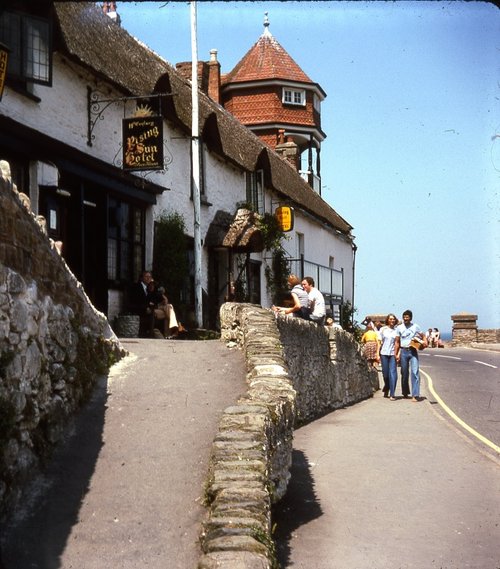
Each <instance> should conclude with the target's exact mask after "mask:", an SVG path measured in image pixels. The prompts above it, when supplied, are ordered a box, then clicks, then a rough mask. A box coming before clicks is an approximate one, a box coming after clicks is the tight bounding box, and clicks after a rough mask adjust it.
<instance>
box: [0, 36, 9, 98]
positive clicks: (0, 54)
mask: <svg viewBox="0 0 500 569" xmlns="http://www.w3.org/2000/svg"><path fill="white" fill-rule="evenodd" d="M9 52H10V49H9V48H8V47H7V46H6V45H4V44H3V43H1V42H0V101H1V100H2V95H3V87H4V85H5V77H6V76H7V64H8V63H9Z"/></svg>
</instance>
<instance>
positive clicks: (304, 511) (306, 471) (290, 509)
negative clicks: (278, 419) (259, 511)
mask: <svg viewBox="0 0 500 569" xmlns="http://www.w3.org/2000/svg"><path fill="white" fill-rule="evenodd" d="M290 472H291V478H290V482H289V484H288V489H287V493H286V495H285V496H284V498H283V499H282V500H281V501H280V502H278V504H276V505H275V506H274V508H273V512H272V525H273V527H274V528H275V530H274V534H273V537H274V541H275V543H276V553H277V557H278V561H279V563H280V565H281V567H282V568H283V569H284V568H285V567H287V566H288V562H289V558H290V541H291V539H292V537H293V532H294V531H295V530H296V529H297V528H299V527H300V526H302V525H303V524H306V523H308V522H310V521H312V520H314V519H316V518H319V517H320V516H321V515H323V511H322V510H321V506H320V504H319V502H318V500H317V497H316V494H315V492H314V479H313V477H312V475H311V470H310V467H309V462H308V460H307V457H306V455H305V454H304V453H303V452H302V451H299V450H294V451H293V454H292V468H291V470H290Z"/></svg>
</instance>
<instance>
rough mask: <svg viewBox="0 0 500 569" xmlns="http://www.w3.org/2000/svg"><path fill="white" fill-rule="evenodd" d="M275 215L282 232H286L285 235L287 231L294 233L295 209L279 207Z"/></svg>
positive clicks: (284, 206) (285, 206)
mask: <svg viewBox="0 0 500 569" xmlns="http://www.w3.org/2000/svg"><path fill="white" fill-rule="evenodd" d="M274 215H275V216H276V220H277V221H278V225H279V226H280V229H281V231H284V232H285V233H286V232H287V231H292V229H293V222H294V213H293V207H290V206H287V205H282V206H280V207H277V208H276V210H275V212H274Z"/></svg>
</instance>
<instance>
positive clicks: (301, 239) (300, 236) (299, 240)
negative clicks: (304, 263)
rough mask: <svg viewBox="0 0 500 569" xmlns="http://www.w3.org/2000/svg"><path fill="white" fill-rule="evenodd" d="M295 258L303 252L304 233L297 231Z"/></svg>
mask: <svg viewBox="0 0 500 569" xmlns="http://www.w3.org/2000/svg"><path fill="white" fill-rule="evenodd" d="M296 235H297V258H298V259H300V258H301V257H302V255H303V254H304V250H305V245H304V234H303V233H299V232H298V231H297V234H296Z"/></svg>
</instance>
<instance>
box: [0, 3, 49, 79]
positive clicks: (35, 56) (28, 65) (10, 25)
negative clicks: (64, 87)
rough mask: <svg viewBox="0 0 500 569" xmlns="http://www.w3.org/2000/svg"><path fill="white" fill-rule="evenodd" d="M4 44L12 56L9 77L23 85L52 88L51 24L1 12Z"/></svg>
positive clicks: (1, 37) (39, 19) (0, 25)
mask: <svg viewBox="0 0 500 569" xmlns="http://www.w3.org/2000/svg"><path fill="white" fill-rule="evenodd" d="M0 42H2V43H3V44H4V45H6V46H7V47H8V48H9V50H10V52H9V62H8V64H7V76H8V77H9V76H10V77H12V78H13V79H17V80H21V81H29V82H32V83H41V84H43V85H51V84H52V45H51V31H50V22H49V21H48V20H46V19H44V18H39V17H36V16H31V15H28V14H22V13H20V12H11V11H9V10H4V11H1V12H0Z"/></svg>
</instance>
